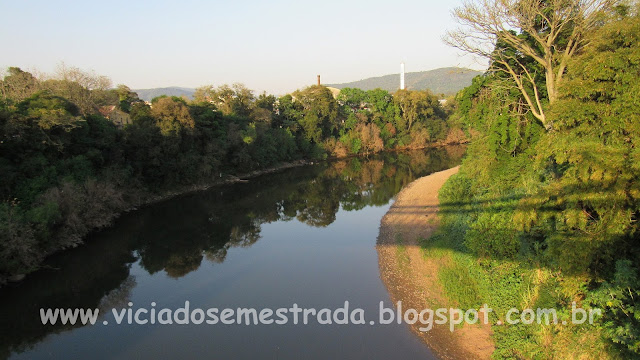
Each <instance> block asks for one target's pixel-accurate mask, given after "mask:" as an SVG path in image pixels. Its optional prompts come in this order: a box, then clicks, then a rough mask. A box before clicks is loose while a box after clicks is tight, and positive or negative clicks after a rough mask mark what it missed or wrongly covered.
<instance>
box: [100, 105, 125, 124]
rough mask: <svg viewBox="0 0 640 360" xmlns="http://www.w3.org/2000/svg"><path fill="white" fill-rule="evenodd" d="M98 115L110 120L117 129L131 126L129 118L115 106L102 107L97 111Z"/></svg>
mask: <svg viewBox="0 0 640 360" xmlns="http://www.w3.org/2000/svg"><path fill="white" fill-rule="evenodd" d="M99 111H100V114H101V115H102V116H104V117H105V118H107V119H108V120H111V122H112V123H114V124H115V125H116V127H118V129H122V128H123V127H124V126H125V125H129V124H131V123H132V122H131V116H130V115H129V114H127V113H126V112H124V111H122V110H120V109H118V108H116V106H115V105H111V106H103V107H101V108H100V109H99Z"/></svg>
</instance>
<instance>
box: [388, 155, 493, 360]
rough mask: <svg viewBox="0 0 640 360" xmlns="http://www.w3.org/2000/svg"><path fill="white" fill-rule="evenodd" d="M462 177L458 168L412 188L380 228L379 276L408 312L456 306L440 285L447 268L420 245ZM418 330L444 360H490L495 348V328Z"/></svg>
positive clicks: (424, 179) (414, 328)
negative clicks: (447, 188)
mask: <svg viewBox="0 0 640 360" xmlns="http://www.w3.org/2000/svg"><path fill="white" fill-rule="evenodd" d="M457 172H458V167H456V168H453V169H449V170H445V171H441V172H438V173H434V174H431V175H429V176H425V177H422V178H420V179H418V180H416V181H414V182H412V183H411V184H409V185H408V186H407V187H406V188H404V189H403V190H402V191H401V192H400V193H399V194H398V195H397V197H396V201H395V203H394V204H393V206H392V207H391V209H389V211H388V212H387V214H386V215H385V216H384V218H383V219H382V222H381V224H380V234H379V235H378V242H377V246H376V248H377V251H378V262H379V268H380V277H381V279H382V281H383V282H384V284H385V286H386V287H387V290H388V291H389V294H390V295H391V300H392V301H393V303H394V304H395V303H396V302H397V301H402V304H403V308H405V309H409V308H412V309H416V310H418V311H420V310H422V309H428V308H430V309H435V308H439V307H447V308H448V307H455V306H453V304H450V303H449V302H448V300H447V298H446V296H445V295H444V293H443V289H442V287H441V286H440V284H439V282H438V277H437V276H438V275H437V274H438V270H439V268H440V267H441V266H442V265H443V264H441V263H439V262H438V261H435V260H433V259H429V258H427V257H425V256H424V253H423V250H422V249H421V247H420V245H419V243H418V242H419V240H420V239H421V238H428V237H429V236H430V235H431V234H433V232H434V231H435V229H436V228H437V226H438V215H437V214H438V191H439V190H440V188H441V187H442V185H443V184H444V183H445V182H446V181H447V179H448V178H449V177H450V176H451V175H453V174H455V173H457ZM419 327H420V325H419V324H416V325H413V326H411V330H412V331H413V332H414V333H416V335H417V336H419V337H420V338H421V339H422V340H423V341H425V342H426V343H427V345H428V346H429V347H430V348H431V349H432V350H433V351H434V352H435V353H436V354H437V355H438V356H439V357H440V358H442V359H488V358H490V356H491V353H492V352H493V349H494V346H493V342H492V340H491V327H490V326H480V325H465V326H464V327H463V328H462V329H459V330H456V331H454V332H453V333H451V332H450V331H449V328H448V325H446V326H436V327H434V328H433V329H432V330H431V331H428V332H421V331H420V330H419V329H418V328H419Z"/></svg>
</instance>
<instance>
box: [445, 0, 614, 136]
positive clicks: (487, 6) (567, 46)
mask: <svg viewBox="0 0 640 360" xmlns="http://www.w3.org/2000/svg"><path fill="white" fill-rule="evenodd" d="M616 3H617V1H616V0H466V1H465V2H464V3H463V5H462V6H461V7H458V8H456V9H455V10H454V11H453V16H454V18H455V19H456V20H457V21H458V22H459V23H460V24H461V25H462V27H461V28H459V29H457V30H455V31H450V32H448V33H447V36H446V37H445V39H444V40H445V42H446V43H448V44H450V45H452V46H454V47H456V48H458V49H461V50H462V51H465V52H467V53H470V54H473V55H477V56H480V57H484V58H486V59H489V61H490V62H492V63H495V64H499V65H500V66H498V67H495V69H497V70H499V71H504V72H505V73H507V74H508V75H509V77H510V78H511V80H512V81H513V83H514V84H515V86H516V87H517V88H518V90H519V91H520V93H521V94H522V97H523V99H524V101H525V103H526V105H527V107H528V109H529V110H530V111H531V113H532V114H533V115H534V116H535V117H536V118H537V119H538V120H539V121H540V122H541V123H542V124H543V125H544V126H545V128H547V129H551V128H552V127H553V125H552V124H551V123H550V121H549V119H548V118H547V115H546V114H545V107H546V103H549V104H553V103H554V102H555V101H556V100H557V99H558V83H560V82H561V81H562V78H563V76H564V74H565V71H566V68H567V64H568V62H569V60H570V59H571V58H572V57H574V56H575V55H576V54H577V53H579V52H580V51H581V50H582V49H583V48H584V46H585V45H586V44H587V43H588V39H589V37H588V35H589V34H590V33H591V32H593V30H594V29H597V28H598V27H600V26H601V25H602V23H603V20H604V14H606V13H607V12H610V11H611V10H612V9H613V8H614V6H615V4H616ZM499 44H503V46H498V45H499ZM523 57H527V58H531V59H533V61H535V62H536V63H537V64H539V65H540V66H541V67H542V69H543V70H542V72H543V73H542V74H538V73H537V72H536V71H535V69H531V68H530V67H528V66H526V64H524V63H523V61H522V60H523ZM539 76H542V77H543V78H544V83H545V86H546V92H545V91H542V89H540V85H539V84H538V81H537V80H538V77H539ZM544 93H546V96H545V95H544Z"/></svg>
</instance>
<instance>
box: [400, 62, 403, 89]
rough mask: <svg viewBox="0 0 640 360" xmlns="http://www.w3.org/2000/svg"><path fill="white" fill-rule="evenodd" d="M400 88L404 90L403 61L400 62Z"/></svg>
mask: <svg viewBox="0 0 640 360" xmlns="http://www.w3.org/2000/svg"><path fill="white" fill-rule="evenodd" d="M400 90H404V63H400Z"/></svg>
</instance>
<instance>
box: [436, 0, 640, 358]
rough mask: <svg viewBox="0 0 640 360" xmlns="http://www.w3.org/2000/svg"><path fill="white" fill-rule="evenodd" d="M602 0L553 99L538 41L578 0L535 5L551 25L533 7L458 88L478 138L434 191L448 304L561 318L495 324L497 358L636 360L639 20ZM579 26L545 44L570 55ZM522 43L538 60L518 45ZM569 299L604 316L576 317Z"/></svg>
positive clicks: (639, 341) (463, 115)
mask: <svg viewBox="0 0 640 360" xmlns="http://www.w3.org/2000/svg"><path fill="white" fill-rule="evenodd" d="M599 3H603V4H604V6H603V11H602V12H600V13H594V14H593V17H594V18H596V19H597V20H598V21H593V22H591V23H589V24H590V26H591V28H589V29H581V30H580V31H585V32H584V33H582V34H581V35H580V36H584V37H585V38H583V39H581V40H580V42H581V44H583V46H582V47H580V48H576V49H575V52H573V53H572V56H571V58H570V59H568V61H567V62H566V65H567V67H566V72H563V71H564V69H563V68H559V71H560V74H562V75H563V78H562V80H561V81H558V82H557V85H558V87H557V89H554V91H555V92H556V95H555V97H554V96H552V93H551V91H550V90H549V89H548V86H550V85H552V84H553V81H550V80H549V79H547V78H545V74H547V76H551V75H549V73H545V70H544V69H543V67H542V65H541V64H540V63H539V62H538V61H537V60H535V59H534V56H536V54H538V55H540V56H542V55H543V49H544V47H543V46H538V45H539V44H538V43H536V39H540V38H544V37H545V36H547V35H548V34H549V33H550V32H551V31H553V30H552V29H553V27H554V26H558V23H559V20H558V19H557V18H555V16H558V17H559V16H560V15H558V14H573V13H571V12H567V13H563V12H562V11H564V10H563V9H565V8H563V7H564V6H575V9H576V11H577V10H578V9H580V8H579V6H581V5H580V4H581V3H580V4H578V2H554V1H551V2H540V3H536V4H538V5H536V6H539V7H540V9H539V11H540V12H539V13H540V14H547V15H549V19H551V20H548V21H550V23H546V22H545V21H542V15H539V16H538V15H536V16H537V17H535V19H537V20H536V22H532V23H524V25H526V26H529V25H531V24H533V25H531V26H534V25H535V26H537V27H534V28H533V29H529V30H525V29H519V30H520V31H519V32H516V31H513V32H510V33H509V34H506V35H505V38H503V40H504V41H503V42H501V41H500V40H499V41H498V44H497V45H496V48H495V50H494V53H493V54H491V58H492V59H493V60H494V61H493V63H492V66H491V68H490V69H489V71H488V72H487V73H486V74H485V75H484V76H481V77H477V78H476V79H474V82H473V85H472V86H470V87H468V88H466V89H465V90H463V91H462V92H461V93H460V94H459V95H458V97H457V100H458V106H459V108H458V111H457V112H456V114H455V115H454V117H455V118H456V119H457V121H460V122H461V123H463V124H464V126H467V127H468V128H470V129H473V130H475V132H474V134H475V136H474V139H473V140H472V143H471V145H470V146H469V149H468V152H467V156H466V159H465V161H464V162H463V164H462V166H461V169H460V172H459V173H458V174H457V175H455V176H453V177H452V178H451V179H450V180H449V181H448V182H447V183H446V184H445V186H444V187H443V189H442V190H441V192H440V200H441V204H442V205H441V206H442V208H441V213H442V214H443V219H442V228H441V231H440V234H439V235H438V236H436V237H435V238H433V239H431V240H430V241H428V242H427V243H426V246H427V247H428V248H430V249H443V248H444V249H449V251H450V252H449V254H450V256H452V257H453V258H454V259H456V261H454V262H451V266H450V267H449V268H447V269H445V270H444V272H443V273H442V274H441V277H440V279H441V280H442V282H443V284H444V287H445V289H446V291H447V293H448V295H449V296H450V298H451V299H452V300H453V301H457V302H458V303H460V304H462V305H463V306H466V307H480V306H481V305H482V304H484V303H488V304H489V305H490V306H492V308H493V309H494V310H496V314H495V316H496V318H494V323H495V322H496V321H497V320H502V321H503V322H504V319H505V313H506V312H507V310H508V309H510V308H512V307H515V308H518V309H521V310H522V309H526V308H531V309H534V310H535V309H537V308H546V309H548V308H555V309H557V311H558V317H559V321H560V322H562V321H566V322H567V325H563V324H562V323H559V324H556V325H554V324H551V325H544V324H543V325H540V324H536V323H534V324H532V325H525V324H522V323H520V324H518V325H504V326H494V327H493V331H494V339H495V342H496V352H495V353H494V357H495V358H518V359H522V358H532V359H542V358H594V359H595V358H599V359H603V358H638V357H639V356H640V355H639V354H640V310H639V309H638V308H637V307H636V306H637V305H640V304H639V303H638V299H640V241H639V240H640V239H639V237H638V214H639V211H640V188H639V186H640V182H639V180H640V167H639V166H638V164H640V157H639V156H640V152H639V151H638V149H640V107H639V106H640V87H639V84H640V83H639V81H638V80H639V79H640V45H639V44H640V17H638V15H637V9H636V8H635V7H633V6H625V5H623V4H618V5H617V6H610V7H607V5H611V3H606V2H599ZM532 9H533V8H532ZM592 9H593V8H591V9H589V10H592ZM561 10H562V11H561ZM565 10H566V9H565ZM572 11H573V10H572ZM487 14H496V13H495V12H494V13H491V12H489V11H488V10H487ZM458 15H459V16H461V17H464V16H466V17H467V18H468V19H472V20H473V21H476V22H478V23H480V22H481V21H484V20H486V19H485V18H480V17H479V16H478V17H476V18H474V17H473V16H475V15H476V14H475V13H471V12H468V13H467V12H459V13H458ZM514 16H515V15H514ZM517 16H523V15H522V13H517ZM552 20H553V21H556V22H555V23H554V22H553V21H552ZM538 21H539V22H538ZM527 24H529V25H527ZM554 24H555V25H554ZM585 24H586V23H584V22H578V21H577V20H575V18H569V22H568V23H565V24H564V25H566V26H565V28H564V30H563V31H562V32H560V33H559V34H558V35H557V37H556V38H555V39H552V40H554V41H556V42H555V43H552V44H553V49H551V50H550V51H565V49H566V48H567V47H568V46H571V44H572V43H571V42H569V41H567V39H570V38H571V36H573V33H572V31H574V30H575V29H577V28H578V27H579V26H585ZM531 31H536V33H535V34H534V35H533V36H532V35H531V33H530V32H531ZM518 41H519V42H520V43H517V42H518ZM527 47H528V48H529V49H531V51H532V55H527V54H525V53H523V51H519V49H520V48H523V49H526V48H527ZM554 49H555V50H554ZM566 53H567V54H568V53H569V52H566ZM560 56H561V55H559V53H555V55H553V57H549V59H560ZM542 58H544V57H541V59H542ZM550 61H551V60H550ZM554 61H555V60H554ZM558 61H559V60H558ZM552 65H553V66H555V65H554V64H553V63H551V62H550V63H549V67H552ZM554 70H557V69H556V68H554ZM518 81H520V83H518ZM527 81H532V83H527ZM522 84H523V85H522ZM519 85H522V87H520V86H519ZM526 96H528V97H529V100H532V99H533V100H532V103H533V104H532V103H530V102H529V101H528V100H527V99H525V97H526ZM536 98H538V99H540V102H539V103H537V102H536V101H535V99H536ZM433 251H435V250H433ZM573 302H575V303H576V305H577V306H578V307H583V308H585V309H587V310H589V309H601V310H602V311H603V313H602V314H603V315H602V317H598V318H597V321H596V323H595V324H594V325H589V324H587V323H585V324H582V325H578V324H572V323H571V308H572V303H573ZM515 317H517V316H514V318H515Z"/></svg>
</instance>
